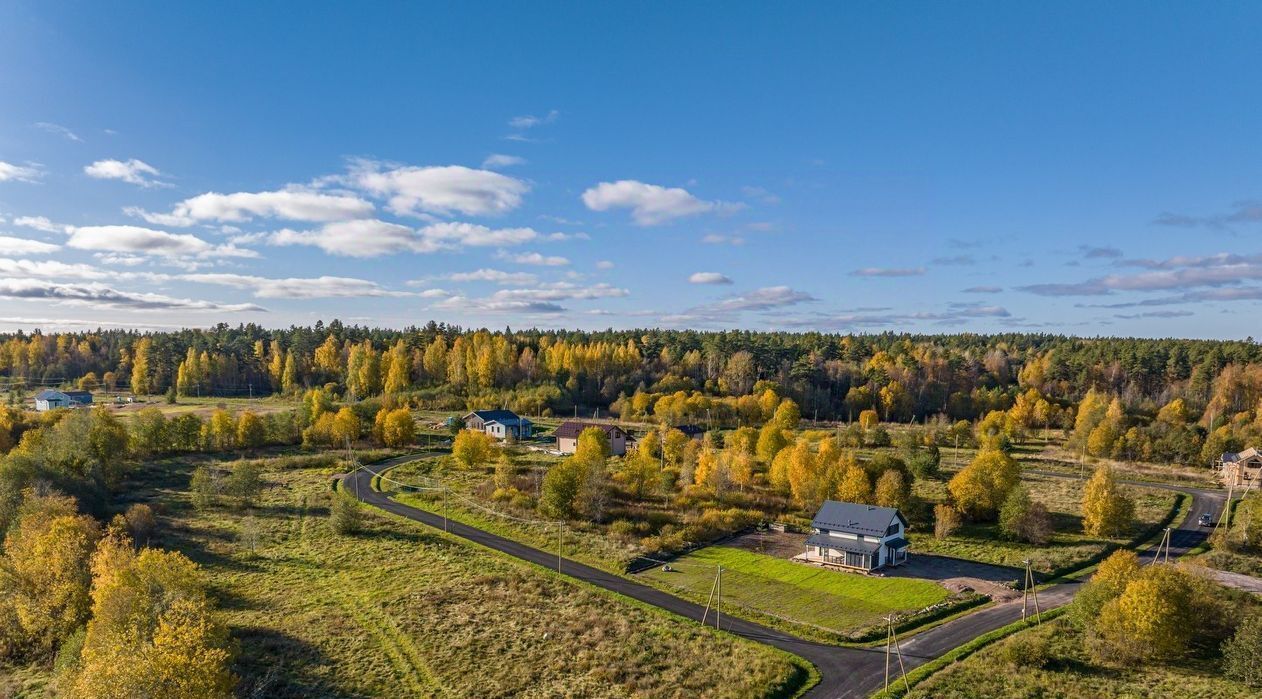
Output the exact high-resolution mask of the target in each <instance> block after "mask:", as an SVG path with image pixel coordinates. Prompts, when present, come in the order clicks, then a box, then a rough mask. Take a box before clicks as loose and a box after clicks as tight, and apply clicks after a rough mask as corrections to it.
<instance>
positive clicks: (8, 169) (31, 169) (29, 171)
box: [0, 160, 44, 182]
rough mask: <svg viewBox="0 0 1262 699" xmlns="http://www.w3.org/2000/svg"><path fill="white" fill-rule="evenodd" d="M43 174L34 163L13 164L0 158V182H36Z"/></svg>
mask: <svg viewBox="0 0 1262 699" xmlns="http://www.w3.org/2000/svg"><path fill="white" fill-rule="evenodd" d="M43 174H44V173H43V171H41V170H40V169H39V168H38V167H36V166H34V165H14V164H13V163H6V162H4V161H3V160H0V182H37V181H39V178H40V176H41V175H43Z"/></svg>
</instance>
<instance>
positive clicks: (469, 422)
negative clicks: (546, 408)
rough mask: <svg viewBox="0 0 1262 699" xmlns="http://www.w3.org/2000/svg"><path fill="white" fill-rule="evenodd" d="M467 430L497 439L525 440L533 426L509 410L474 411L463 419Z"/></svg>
mask: <svg viewBox="0 0 1262 699" xmlns="http://www.w3.org/2000/svg"><path fill="white" fill-rule="evenodd" d="M462 419H463V420H464V426H465V429H467V430H477V431H479V432H485V433H487V434H489V435H491V436H492V437H495V438H497V439H508V438H510V437H511V438H513V439H527V438H529V437H531V436H533V435H534V429H535V424H534V423H533V422H531V421H530V420H527V419H526V418H524V417H519V416H518V415H517V413H515V412H513V411H511V410H475V411H473V412H471V413H469V414H468V415H465V416H464V417H463V418H462Z"/></svg>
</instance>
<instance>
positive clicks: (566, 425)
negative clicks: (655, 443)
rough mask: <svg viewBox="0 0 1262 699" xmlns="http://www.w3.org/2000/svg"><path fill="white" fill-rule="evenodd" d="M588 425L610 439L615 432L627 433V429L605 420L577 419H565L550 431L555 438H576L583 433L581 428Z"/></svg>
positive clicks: (585, 427) (583, 428)
mask: <svg viewBox="0 0 1262 699" xmlns="http://www.w3.org/2000/svg"><path fill="white" fill-rule="evenodd" d="M588 427H595V428H597V429H599V430H603V431H604V433H605V435H606V436H607V437H609V438H610V439H613V436H614V434H615V433H618V432H621V433H622V434H623V435H626V433H627V431H626V430H624V429H622V428H621V427H618V426H617V425H610V424H609V423H606V422H580V421H578V420H566V421H565V422H563V423H561V426H560V427H558V428H557V429H556V432H553V433H552V436H553V437H557V438H568V439H577V438H578V436H579V435H580V434H583V430H585V429H587V428H588Z"/></svg>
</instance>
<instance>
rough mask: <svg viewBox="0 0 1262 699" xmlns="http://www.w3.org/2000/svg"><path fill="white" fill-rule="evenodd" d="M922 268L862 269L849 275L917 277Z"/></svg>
mask: <svg viewBox="0 0 1262 699" xmlns="http://www.w3.org/2000/svg"><path fill="white" fill-rule="evenodd" d="M924 273H925V268H924V267H864V268H862V269H856V270H854V271H853V272H851V273H850V276H852V277H918V276H920V275H922V274H924Z"/></svg>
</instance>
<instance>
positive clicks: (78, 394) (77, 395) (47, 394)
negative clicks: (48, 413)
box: [35, 388, 92, 401]
mask: <svg viewBox="0 0 1262 699" xmlns="http://www.w3.org/2000/svg"><path fill="white" fill-rule="evenodd" d="M61 396H65V397H66V398H69V399H70V400H75V401H85V400H91V399H92V392H91V391H58V390H56V389H52V388H46V389H44V390H42V391H40V392H39V394H38V395H36V396H35V399H36V400H48V399H50V398H60V397H61Z"/></svg>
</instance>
